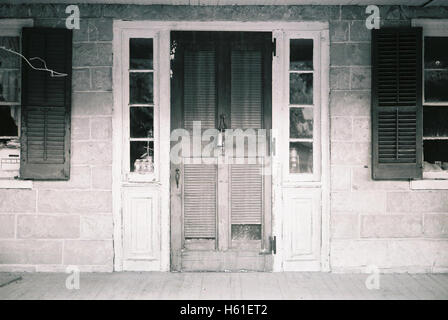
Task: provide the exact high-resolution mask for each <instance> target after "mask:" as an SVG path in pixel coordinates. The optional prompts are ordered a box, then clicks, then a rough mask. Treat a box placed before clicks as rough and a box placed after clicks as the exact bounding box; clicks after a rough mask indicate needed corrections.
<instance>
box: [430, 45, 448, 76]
mask: <svg viewBox="0 0 448 320" xmlns="http://www.w3.org/2000/svg"><path fill="white" fill-rule="evenodd" d="M442 68H448V37H425V69H442Z"/></svg>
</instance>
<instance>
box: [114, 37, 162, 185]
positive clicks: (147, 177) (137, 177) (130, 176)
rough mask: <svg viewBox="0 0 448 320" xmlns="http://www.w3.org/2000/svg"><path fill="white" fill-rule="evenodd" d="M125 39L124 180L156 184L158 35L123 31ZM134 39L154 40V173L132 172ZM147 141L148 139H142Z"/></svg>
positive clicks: (158, 163) (123, 55)
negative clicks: (131, 45) (131, 50)
mask: <svg viewBox="0 0 448 320" xmlns="http://www.w3.org/2000/svg"><path fill="white" fill-rule="evenodd" d="M122 36H123V39H122V48H121V49H122V78H121V79H123V80H122V81H123V82H122V90H123V92H122V98H123V101H122V105H123V115H122V116H123V118H122V119H123V159H122V161H123V166H122V168H123V170H125V172H123V174H124V178H125V180H126V181H129V182H155V181H159V166H160V162H159V159H160V155H159V149H160V148H159V142H160V139H159V113H160V110H159V109H160V108H159V105H160V104H159V59H158V53H159V46H158V34H157V32H154V31H148V30H132V29H131V30H124V31H123V34H122ZM132 38H145V39H153V69H152V72H153V100H154V101H153V104H152V105H151V104H148V106H151V107H152V108H153V130H154V134H153V138H152V141H153V146H154V150H153V155H154V156H153V163H154V171H153V172H151V173H146V174H145V173H144V174H142V173H137V172H130V168H131V167H130V141H131V137H130V118H129V110H130V108H131V107H130V103H129V101H130V99H129V97H130V95H129V92H130V88H129V84H130V83H129V74H130V68H129V57H130V55H129V41H130V39H132ZM142 140H144V141H146V140H147V139H146V138H144V139H142ZM134 141H136V140H134Z"/></svg>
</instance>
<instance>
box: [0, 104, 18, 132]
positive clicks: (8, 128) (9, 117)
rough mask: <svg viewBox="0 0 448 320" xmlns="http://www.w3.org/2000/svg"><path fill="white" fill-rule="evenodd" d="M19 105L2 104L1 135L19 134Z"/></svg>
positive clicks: (0, 110) (0, 113)
mask: <svg viewBox="0 0 448 320" xmlns="http://www.w3.org/2000/svg"><path fill="white" fill-rule="evenodd" d="M18 121H19V106H12V107H9V106H0V137H15V136H18V135H19V130H18V127H17V124H18Z"/></svg>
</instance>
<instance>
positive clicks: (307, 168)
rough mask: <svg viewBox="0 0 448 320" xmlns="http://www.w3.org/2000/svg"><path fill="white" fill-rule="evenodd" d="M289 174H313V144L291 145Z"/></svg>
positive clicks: (295, 143) (294, 143)
mask: <svg viewBox="0 0 448 320" xmlns="http://www.w3.org/2000/svg"><path fill="white" fill-rule="evenodd" d="M289 172H290V173H312V172H313V143H312V142H290V143H289Z"/></svg>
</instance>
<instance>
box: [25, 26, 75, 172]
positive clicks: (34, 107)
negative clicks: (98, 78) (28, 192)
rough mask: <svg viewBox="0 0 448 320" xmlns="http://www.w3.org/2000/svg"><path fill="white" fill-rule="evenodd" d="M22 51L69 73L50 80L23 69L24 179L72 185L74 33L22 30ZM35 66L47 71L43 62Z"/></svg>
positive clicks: (27, 55)
mask: <svg viewBox="0 0 448 320" xmlns="http://www.w3.org/2000/svg"><path fill="white" fill-rule="evenodd" d="M22 50H23V54H24V56H26V57H39V58H41V59H43V60H44V61H45V62H46V65H47V67H48V69H51V70H54V71H57V72H60V73H66V74H67V76H66V77H51V76H50V73H48V72H45V71H37V70H33V69H32V68H30V67H29V66H28V65H27V64H22V130H21V165H20V177H21V178H22V179H33V180H68V179H69V176H70V116H71V69H72V32H71V31H70V30H67V29H46V28H24V29H23V32H22ZM32 63H33V65H35V66H38V67H43V66H44V65H43V63H42V62H41V61H39V60H32Z"/></svg>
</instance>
